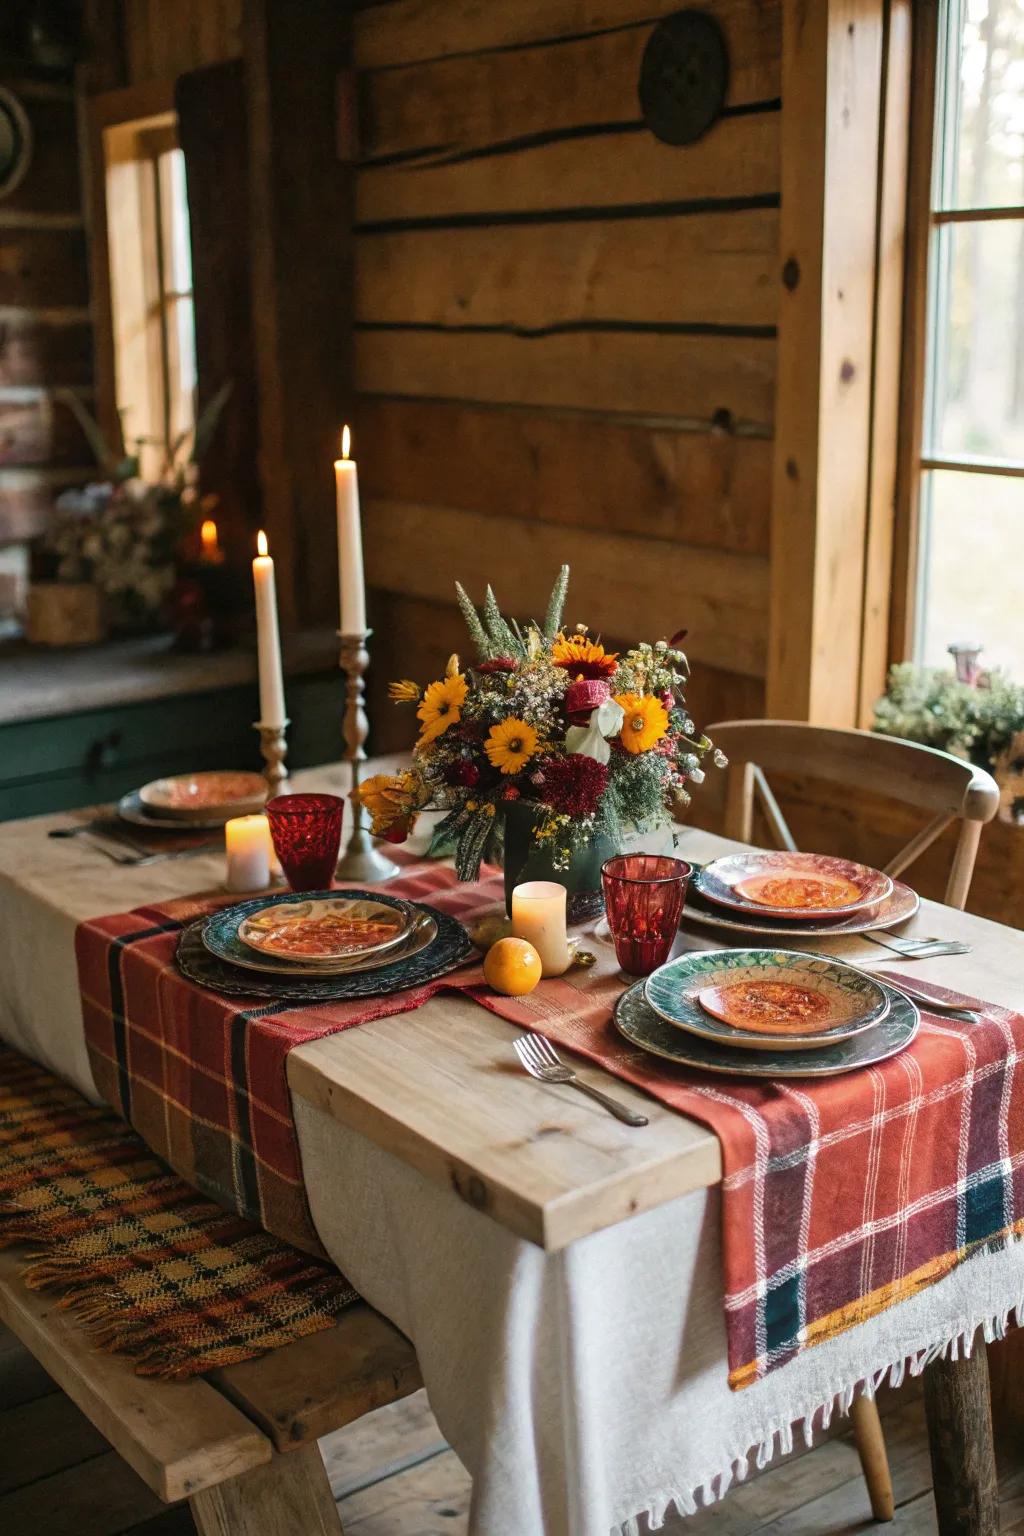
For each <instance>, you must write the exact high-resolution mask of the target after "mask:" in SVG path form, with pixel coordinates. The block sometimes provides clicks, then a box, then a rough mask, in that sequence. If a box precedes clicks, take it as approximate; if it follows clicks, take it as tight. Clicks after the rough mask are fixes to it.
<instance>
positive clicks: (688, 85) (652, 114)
mask: <svg viewBox="0 0 1024 1536" xmlns="http://www.w3.org/2000/svg"><path fill="white" fill-rule="evenodd" d="M728 86H729V52H728V49H727V48H726V44H725V34H724V33H723V31H722V29H721V27H720V26H719V24H718V22H717V21H715V19H714V17H712V16H707V15H705V13H704V12H703V11H675V12H674V13H673V14H672V15H671V16H666V17H664V18H663V20H661V21H659V22H658V25H657V26H656V27H655V29H654V31H653V32H652V33H651V35H650V37H649V38H648V41H647V47H646V48H645V49H644V56H643V59H642V60H641V63H640V110H641V112H642V113H643V116H644V122H645V123H646V124H647V126H648V128H649V129H650V130H651V132H652V133H653V134H654V136H655V138H658V139H661V141H662V143H664V144H692V143H693V142H694V140H695V139H699V138H700V137H701V135H702V134H705V133H707V131H708V129H709V128H710V127H711V125H712V123H714V122H715V120H716V119H717V118H718V116H719V114H720V113H721V111H722V107H723V106H724V105H725V95H726V91H727V90H728Z"/></svg>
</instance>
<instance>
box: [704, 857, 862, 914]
mask: <svg viewBox="0 0 1024 1536" xmlns="http://www.w3.org/2000/svg"><path fill="white" fill-rule="evenodd" d="M695 883H696V886H697V889H698V890H699V891H700V893H701V895H702V896H705V897H707V899H708V900H709V901H710V902H713V903H714V904H715V905H716V906H721V907H729V908H731V909H733V910H734V911H738V912H749V913H753V914H755V915H756V916H760V917H773V918H775V919H777V920H778V919H782V920H784V921H787V922H793V921H799V920H800V919H805V918H816V919H818V920H821V919H832V918H838V917H845V916H848V915H849V914H850V913H851V912H860V911H862V910H863V909H864V908H865V907H875V906H877V905H878V904H879V902H881V901H884V900H885V898H886V897H887V896H889V895H890V894H891V893H892V879H891V877H890V876H889V875H885V874H883V873H882V871H881V870H879V869H869V868H868V866H867V865H866V864H855V863H854V862H853V861H852V860H851V859H834V858H831V857H829V856H828V855H827V854H823V853H758V852H750V853H732V854H729V855H728V856H727V857H726V858H722V859H715V860H714V861H713V862H712V863H711V864H705V865H704V867H703V869H701V870H699V871H698V872H697V874H696V876H695Z"/></svg>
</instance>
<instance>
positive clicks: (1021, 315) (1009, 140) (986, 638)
mask: <svg viewBox="0 0 1024 1536" xmlns="http://www.w3.org/2000/svg"><path fill="white" fill-rule="evenodd" d="M928 267H929V296H928V333H927V337H926V344H925V391H924V395H925V398H924V423H923V436H922V448H923V451H922V459H921V463H920V466H919V467H920V483H919V495H920V509H919V510H920V525H919V526H920V542H919V548H918V590H917V602H916V607H915V613H916V624H915V628H916V637H915V638H916V644H915V650H916V656H917V659H918V660H919V661H922V662H926V663H929V664H933V665H940V664H946V665H948V657H947V655H946V649H947V647H948V646H949V645H950V644H951V643H954V642H962V641H974V642H977V643H980V644H983V645H984V647H985V649H984V654H983V657H982V660H983V663H984V664H986V665H988V666H1003V667H1006V668H1007V669H1009V670H1010V671H1012V672H1013V673H1014V674H1015V675H1016V676H1017V677H1018V678H1022V679H1024V0H941V4H940V10H939V60H938V75H937V80H936V122H935V138H934V145H933V175H932V198H931V218H930V231H929V261H928Z"/></svg>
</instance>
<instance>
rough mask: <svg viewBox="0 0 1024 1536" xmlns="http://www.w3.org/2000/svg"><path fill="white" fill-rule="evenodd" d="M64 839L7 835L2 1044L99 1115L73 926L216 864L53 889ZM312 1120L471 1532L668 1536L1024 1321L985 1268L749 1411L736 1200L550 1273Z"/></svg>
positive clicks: (325, 1224) (1, 848)
mask: <svg viewBox="0 0 1024 1536" xmlns="http://www.w3.org/2000/svg"><path fill="white" fill-rule="evenodd" d="M50 824H52V823H50ZM45 825H47V823H37V824H36V825H35V827H33V824H31V823H21V824H18V825H17V831H16V832H15V831H14V829H13V825H11V826H9V827H7V828H0V1037H2V1038H3V1039H4V1040H6V1041H7V1042H8V1043H10V1044H11V1045H13V1046H15V1047H16V1048H17V1049H19V1050H21V1051H24V1052H25V1053H26V1054H28V1055H30V1056H33V1057H34V1058H35V1059H36V1060H38V1061H41V1062H43V1063H44V1064H46V1065H47V1066H49V1067H51V1068H53V1069H54V1070H55V1071H57V1072H59V1073H61V1075H62V1076H64V1077H65V1078H67V1079H68V1080H69V1081H71V1082H72V1083H74V1084H75V1086H76V1087H78V1088H79V1089H80V1090H81V1091H82V1092H83V1093H86V1094H87V1095H89V1096H90V1097H95V1090H94V1087H93V1083H92V1077H91V1073H90V1071H89V1064H88V1057H87V1054H86V1051H85V1045H84V1039H83V1034H82V1024H81V1016H80V1010H79V1003H78V992H77V980H76V972H75V962H74V950H73V940H74V929H75V923H76V920H77V919H78V918H81V917H84V916H86V915H99V914H101V913H103V912H110V911H115V910H122V909H126V908H129V907H131V906H136V905H139V904H141V903H143V902H145V901H146V900H159V899H165V898H169V897H171V896H174V895H183V894H186V893H187V892H188V891H189V890H190V889H191V890H195V889H200V888H202V887H203V886H204V884H205V885H207V886H208V885H211V884H213V883H214V880H215V879H216V878H218V877H219V875H220V868H219V866H218V865H217V863H216V861H212V860H207V859H203V860H198V859H196V860H184V861H179V862H171V863H162V864H157V865H154V866H151V867H149V868H147V869H142V870H121V869H116V868H114V867H113V866H110V865H108V864H107V863H106V862H105V861H104V860H103V859H102V856H100V855H97V854H96V853H90V852H89V851H88V850H87V849H86V848H85V847H84V846H80V847H71V846H69V845H68V844H67V843H62V844H59V845H56V847H59V849H60V850H61V858H60V861H59V867H60V870H61V879H60V880H59V881H56V880H55V879H54V877H53V870H54V863H53V856H54V854H55V852H56V847H55V845H54V844H50V845H49V847H47V844H46V838H45V831H44V827H45ZM689 839H692V841H690V840H689ZM700 843H701V837H700V834H697V833H693V834H688V841H687V844H686V847H685V848H684V850H683V851H684V852H691V853H692V854H693V856H694V857H699V856H700V854H701V848H700ZM47 855H48V857H47ZM44 865H45V866H46V868H44V867H43V866H44ZM412 1017H414V1015H410V1018H412ZM512 1033H513V1032H512V1030H511V1029H510V1038H511V1035H512ZM338 1045H339V1049H340V1048H342V1040H341V1039H340V1038H339V1041H338ZM299 1049H300V1050H301V1049H302V1048H301V1047H299ZM594 1113H595V1114H600V1113H603V1111H601V1110H600V1109H599V1108H598V1107H597V1106H595V1107H594ZM296 1122H297V1126H298V1132H299V1141H300V1146H301V1151H302V1159H303V1168H304V1171H305V1175H306V1180H307V1185H308V1190H309V1195H310V1203H311V1206H312V1210H313V1216H314V1219H315V1221H316V1224H317V1228H318V1230H319V1232H320V1236H321V1238H322V1240H323V1242H324V1245H325V1247H326V1248H327V1250H328V1252H329V1253H330V1254H331V1256H332V1258H333V1259H334V1260H335V1262H336V1263H337V1264H338V1265H339V1267H340V1268H341V1269H343V1270H344V1271H345V1273H346V1274H347V1275H348V1276H349V1277H350V1279H351V1280H352V1282H353V1284H354V1285H355V1286H357V1288H358V1289H359V1290H360V1291H361V1293H362V1294H363V1295H364V1296H365V1297H366V1298H367V1300H368V1301H370V1302H371V1303H372V1304H373V1305H374V1306H375V1307H377V1308H378V1309H379V1310H380V1311H381V1312H383V1313H384V1314H385V1315H386V1316H387V1317H389V1318H391V1319H392V1321H393V1322H395V1323H396V1324H397V1326H398V1327H399V1328H401V1329H402V1330H403V1331H404V1332H405V1333H406V1334H408V1336H409V1337H410V1338H411V1339H412V1340H413V1343H414V1344H415V1346H416V1350H417V1353H418V1355H419V1358H420V1363H421V1367H422V1372H423V1379H424V1381H425V1383H426V1386H427V1391H428V1394H429V1397H430V1401H431V1406H432V1408H433V1410H434V1413H435V1414H436V1416H437V1419H438V1422H439V1424H440V1426H441V1429H442V1431H443V1433H444V1434H445V1436H446V1437H447V1438H448V1440H449V1441H450V1443H451V1445H452V1446H453V1447H454V1449H455V1450H456V1452H457V1453H458V1455H459V1457H460V1458H461V1460H462V1461H463V1462H464V1464H465V1466H466V1467H467V1469H468V1471H469V1472H470V1474H471V1476H472V1478H473V1502H472V1512H471V1531H472V1533H473V1536H606V1533H608V1532H610V1531H618V1530H621V1531H623V1532H624V1533H628V1536H635V1533H636V1532H637V1530H638V1525H637V1520H638V1517H639V1516H640V1515H641V1514H642V1513H644V1512H646V1514H647V1516H648V1521H649V1523H650V1525H651V1527H652V1528H655V1529H656V1528H658V1527H659V1526H660V1525H661V1524H662V1522H663V1521H664V1519H665V1517H666V1515H667V1514H670V1513H671V1508H672V1505H673V1504H674V1505H675V1506H676V1507H677V1508H678V1509H679V1510H680V1511H681V1512H683V1513H686V1512H690V1511H692V1510H693V1509H694V1508H695V1507H696V1505H697V1504H699V1503H701V1502H705V1501H707V1500H708V1499H710V1498H713V1497H717V1496H719V1495H720V1494H721V1493H722V1492H723V1491H724V1489H725V1487H726V1486H727V1485H728V1482H729V1481H730V1480H731V1479H732V1478H733V1477H734V1476H739V1475H742V1473H743V1472H744V1471H745V1470H746V1467H747V1462H748V1452H749V1453H750V1458H751V1461H753V1460H760V1461H761V1462H763V1461H764V1460H765V1459H767V1457H768V1455H769V1454H770V1452H771V1450H772V1449H773V1448H775V1449H778V1448H779V1447H781V1446H786V1445H788V1444H790V1443H791V1438H792V1429H791V1426H794V1425H796V1426H800V1425H802V1424H803V1423H804V1422H805V1421H808V1420H809V1419H810V1418H811V1417H812V1416H813V1417H814V1421H815V1425H816V1426H820V1425H821V1424H822V1420H823V1417H826V1418H827V1416H828V1415H829V1414H830V1413H831V1411H832V1408H833V1405H834V1404H838V1406H840V1407H845V1406H848V1404H849V1402H850V1400H851V1398H852V1395H853V1392H854V1389H855V1388H856V1387H857V1385H858V1384H859V1383H862V1382H864V1381H867V1382H869V1383H871V1384H874V1383H875V1381H876V1380H880V1379H881V1374H882V1373H883V1372H884V1371H886V1370H887V1369H888V1368H889V1367H894V1368H895V1374H896V1375H897V1377H899V1376H901V1375H902V1371H903V1363H904V1362H905V1361H908V1360H912V1361H913V1368H915V1369H920V1368H921V1366H922V1365H923V1363H924V1360H925V1359H926V1358H927V1356H928V1354H929V1352H932V1353H934V1352H936V1351H938V1350H941V1349H942V1348H943V1347H944V1346H946V1345H948V1344H949V1343H950V1341H951V1340H954V1341H955V1340H956V1339H958V1338H962V1337H963V1336H965V1335H966V1336H971V1335H973V1333H974V1331H975V1329H976V1328H977V1327H978V1326H984V1327H986V1329H988V1331H989V1332H991V1331H992V1325H993V1320H995V1324H996V1326H997V1327H998V1326H999V1325H1000V1324H1001V1322H1002V1321H1004V1320H1005V1319H1006V1317H1007V1314H1008V1313H1009V1311H1010V1310H1011V1309H1012V1308H1016V1307H1017V1306H1018V1305H1022V1306H1024V1258H1022V1252H1024V1251H1022V1250H1021V1248H1020V1247H1014V1248H1011V1249H1007V1250H1004V1251H1003V1252H1000V1253H995V1254H985V1255H981V1256H978V1257H976V1258H974V1259H973V1260H971V1262H970V1263H969V1264H966V1265H964V1266H962V1267H961V1268H960V1269H959V1270H956V1271H954V1272H953V1273H952V1274H951V1275H949V1276H947V1277H946V1278H945V1279H944V1280H942V1281H940V1282H939V1283H938V1284H936V1285H934V1286H932V1287H931V1288H930V1289H928V1290H926V1291H924V1292H922V1293H920V1294H919V1295H918V1296H916V1297H914V1298H913V1299H911V1300H909V1301H904V1302H902V1303H901V1304H900V1305H899V1306H898V1307H896V1308H893V1309H892V1310H891V1311H889V1312H886V1313H883V1314H882V1315H881V1316H880V1317H878V1318H876V1319H874V1320H873V1321H871V1322H870V1323H866V1324H864V1325H862V1326H860V1327H858V1328H854V1329H852V1330H850V1331H849V1332H848V1333H846V1334H843V1335H842V1336H841V1337H839V1338H835V1339H831V1340H829V1341H828V1342H826V1343H824V1344H821V1345H819V1346H818V1347H816V1348H815V1349H812V1350H810V1351H808V1352H807V1353H806V1354H805V1355H803V1356H801V1357H800V1358H799V1359H797V1360H794V1361H792V1362H790V1363H789V1364H788V1365H786V1366H785V1367H783V1368H782V1369H781V1370H778V1371H776V1372H774V1373H773V1374H772V1375H771V1376H769V1377H768V1378H767V1379H766V1380H764V1381H762V1382H759V1383H757V1384H756V1385H754V1386H752V1387H749V1388H747V1389H746V1390H745V1391H743V1392H739V1393H736V1392H731V1391H730V1390H729V1387H728V1385H727V1366H726V1343H725V1329H724V1321H723V1306H722V1280H721V1259H720V1250H719V1194H718V1191H717V1189H711V1190H699V1191H696V1192H695V1193H693V1194H690V1195H687V1196H685V1197H683V1198H681V1199H677V1200H675V1201H672V1202H671V1203H669V1204H667V1205H664V1206H662V1207H660V1208H659V1209H657V1210H655V1211H651V1212H648V1213H645V1214H643V1215H640V1216H636V1217H634V1218H632V1219H631V1220H629V1221H626V1222H623V1223H621V1224H620V1225H618V1226H615V1227H612V1228H610V1229H608V1230H607V1231H603V1232H599V1233H596V1234H594V1235H593V1236H591V1237H588V1238H585V1239H583V1240H581V1241H579V1242H576V1243H574V1244H572V1245H571V1246H570V1247H569V1248H567V1249H566V1250H564V1251H563V1252H560V1253H555V1254H547V1253H545V1252H544V1251H543V1250H541V1249H540V1248H538V1247H536V1246H534V1245H533V1244H532V1243H529V1242H527V1241H525V1240H523V1239H520V1238H518V1237H516V1236H514V1235H513V1234H512V1233H511V1232H509V1231H507V1230H506V1229H505V1228H503V1227H501V1226H499V1225H498V1224H497V1223H496V1222H494V1221H493V1220H491V1219H490V1218H489V1217H487V1216H485V1215H483V1214H481V1213H479V1212H477V1211H474V1210H472V1209H470V1208H469V1207H468V1206H467V1205H465V1204H464V1203H463V1202H462V1201H461V1200H460V1199H459V1198H458V1197H457V1196H456V1195H455V1194H454V1193H453V1192H451V1191H450V1190H447V1189H445V1188H442V1187H440V1186H438V1185H434V1184H432V1183H430V1182H428V1181H427V1180H426V1179H424V1178H423V1177H422V1176H421V1175H420V1174H418V1173H417V1172H416V1171H415V1170H413V1169H412V1168H410V1167H409V1166H408V1165H406V1164H404V1163H402V1162H401V1161H399V1160H398V1159H397V1158H395V1157H394V1156H392V1155H391V1154H389V1153H386V1152H384V1151H382V1150H381V1149H380V1148H378V1147H377V1146H375V1145H374V1144H373V1143H371V1142H370V1141H368V1140H367V1139H366V1138H364V1137H363V1136H361V1135H359V1134H357V1133H356V1132H354V1131H352V1130H350V1129H348V1128H347V1127H345V1126H343V1125H340V1124H339V1123H338V1122H337V1121H335V1120H333V1119H331V1118H329V1117H328V1116H326V1115H325V1114H323V1113H322V1112H320V1111H318V1110H316V1109H314V1108H313V1107H312V1106H310V1105H308V1104H306V1103H304V1102H302V1101H297V1102H296ZM954 1347H956V1346H955V1344H954ZM864 1512H865V1517H867V1514H868V1504H867V1494H866V1492H865V1500H864Z"/></svg>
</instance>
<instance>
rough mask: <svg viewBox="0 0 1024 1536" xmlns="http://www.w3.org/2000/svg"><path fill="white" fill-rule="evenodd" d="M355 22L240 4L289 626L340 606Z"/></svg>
mask: <svg viewBox="0 0 1024 1536" xmlns="http://www.w3.org/2000/svg"><path fill="white" fill-rule="evenodd" d="M349 33H350V17H349V13H348V10H347V8H346V7H345V6H339V5H338V4H337V3H336V0H245V4H244V6H243V15H242V36H243V49H244V60H245V72H246V86H247V92H248V121H249V193H250V210H251V217H252V232H253V239H252V308H253V327H254V341H255V355H256V374H257V387H258V391H259V428H260V470H261V478H262V484H263V504H264V507H265V509H266V510H265V516H266V521H267V527H268V531H269V533H270V541H271V548H272V549H273V551H274V554H275V557H276V558H277V561H278V592H279V596H280V601H281V611H282V619H283V621H284V622H285V623H286V624H287V623H288V622H289V621H291V620H294V619H295V618H296V616H298V615H299V614H300V613H301V616H302V618H303V620H304V621H305V622H309V621H311V620H323V619H327V618H328V617H329V616H330V615H331V613H332V612H333V610H334V605H335V603H336V600H337V576H336V567H335V560H334V539H335V535H334V521H333V497H334V489H333V478H332V475H331V463H332V460H333V459H334V458H335V457H336V455H337V450H338V438H339V434H340V429H341V425H342V422H343V421H344V420H345V419H346V417H347V416H349V415H350V414H351V410H352V362H351V357H352V353H351V334H352V235H351V225H352V212H351V204H352V172H351V170H350V168H348V167H346V166H344V165H343V164H342V163H341V162H340V161H339V160H338V158H337V154H336V148H335V101H336V88H337V80H338V75H339V73H340V72H341V71H342V70H344V69H347V68H348V67H349V56H350V35H349Z"/></svg>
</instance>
